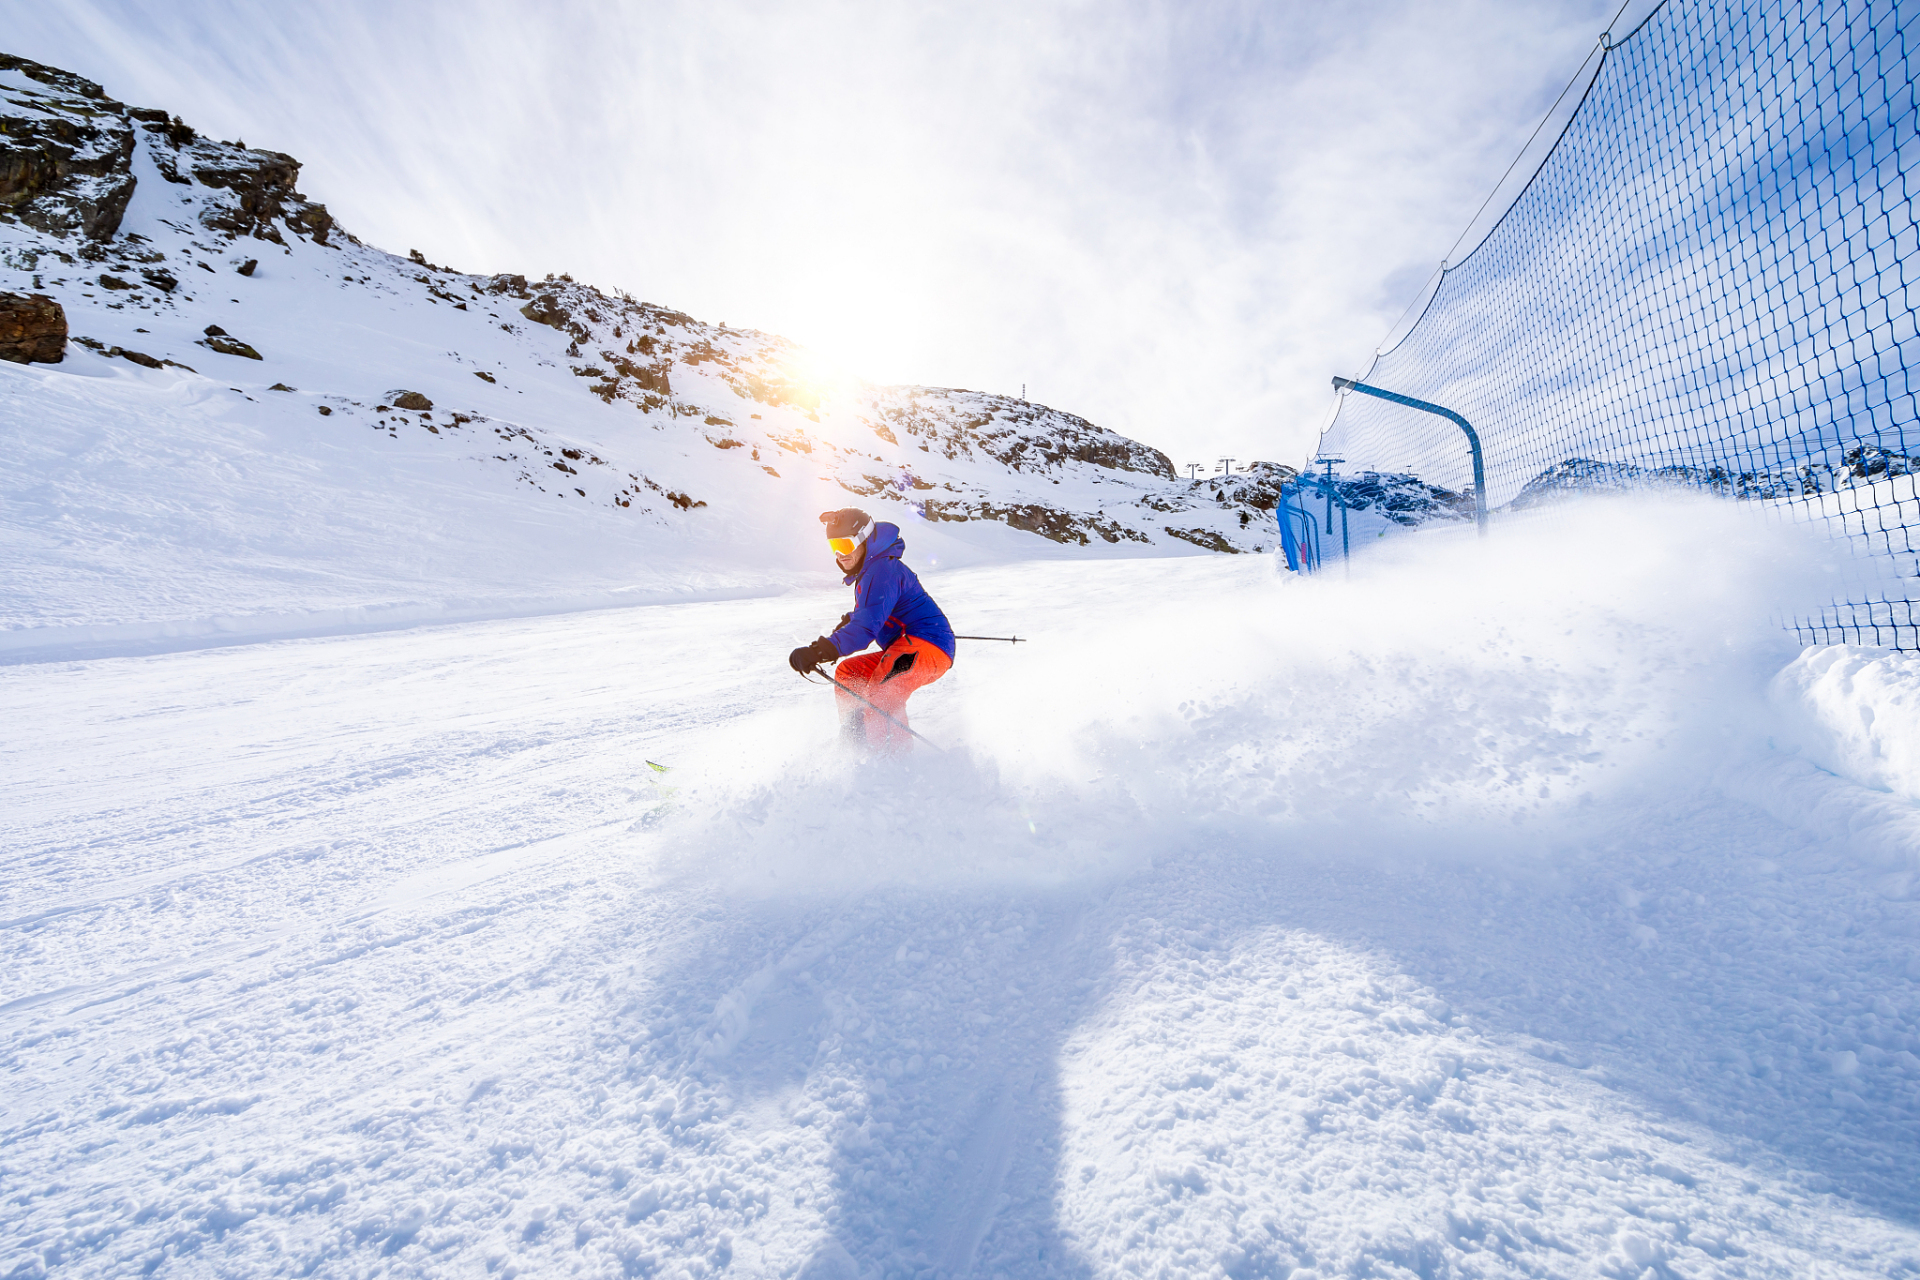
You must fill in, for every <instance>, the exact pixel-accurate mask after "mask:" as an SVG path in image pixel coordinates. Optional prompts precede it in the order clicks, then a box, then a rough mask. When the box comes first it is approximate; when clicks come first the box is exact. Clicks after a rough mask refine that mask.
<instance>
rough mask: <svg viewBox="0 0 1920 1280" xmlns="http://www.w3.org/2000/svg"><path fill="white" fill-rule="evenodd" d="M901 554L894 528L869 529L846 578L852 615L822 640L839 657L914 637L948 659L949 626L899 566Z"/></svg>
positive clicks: (910, 574)
mask: <svg viewBox="0 0 1920 1280" xmlns="http://www.w3.org/2000/svg"><path fill="white" fill-rule="evenodd" d="M906 549H907V544H906V543H905V542H903V541H902V540H901V538H900V527H899V526H898V525H892V524H886V523H884V522H883V523H880V524H876V525H874V526H873V535H872V536H871V537H869V538H868V539H867V558H866V559H865V560H863V561H861V562H860V567H859V568H858V569H856V570H855V571H854V572H852V573H850V574H848V575H847V578H846V581H847V584H848V585H849V586H851V587H852V588H853V612H852V613H851V614H849V615H848V616H847V625H845V626H844V627H841V628H840V629H839V630H838V631H836V632H834V633H833V635H831V636H830V637H828V638H829V639H830V640H832V641H833V647H834V648H836V649H838V650H839V651H840V654H841V656H842V657H845V656H846V655H847V654H850V653H858V652H860V651H861V650H862V649H864V648H866V647H867V643H868V642H869V641H873V640H877V641H879V643H880V647H881V648H882V649H884V648H886V647H887V646H888V645H890V644H892V643H893V642H894V641H895V640H898V639H899V638H900V637H901V636H917V637H919V638H920V639H922V640H925V641H926V642H927V643H929V644H932V645H936V646H938V647H939V649H940V651H941V652H942V653H945V654H946V655H947V657H948V658H949V659H951V658H952V657H953V624H952V623H950V622H948V621H947V615H946V614H944V613H942V612H940V606H939V605H937V604H935V603H934V602H933V597H932V596H930V595H928V594H927V589H926V588H925V587H923V586H921V585H920V579H919V578H917V577H915V576H914V572H913V570H911V569H909V568H907V566H905V565H904V564H901V563H900V553H901V552H903V551H905V550H906Z"/></svg>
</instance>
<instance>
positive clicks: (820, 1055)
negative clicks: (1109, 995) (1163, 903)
mask: <svg viewBox="0 0 1920 1280" xmlns="http://www.w3.org/2000/svg"><path fill="white" fill-rule="evenodd" d="M1088 907H1089V899H1088V897H1087V895H1086V893H1085V892H1084V891H1081V892H1059V893H1052V894H1047V895H1041V896H1036V895H1035V894H1034V893H1032V892H1031V891H998V892H996V891H982V890H975V891H966V892H962V891H950V892H925V891H905V890H901V891H887V890H877V891H874V892H872V893H869V894H866V895H864V896H862V897H861V898H859V899H858V900H857V901H855V902H852V903H845V902H843V903H840V904H838V905H835V906H832V907H820V906H816V907H811V908H805V907H796V906H792V905H782V904H779V903H759V904H750V903H739V902H736V903H732V904H729V905H728V906H727V907H725V908H724V910H725V914H726V916H727V921H726V927H725V930H724V931H725V933H726V934H728V935H730V938H731V940H732V943H731V945H730V946H729V947H728V950H729V951H730V952H731V953H732V954H735V955H739V956H741V957H742V962H743V963H742V964H741V965H740V966H737V967H733V968H731V969H727V968H721V967H709V966H708V965H706V964H702V963H700V962H698V961H695V962H693V963H690V964H689V965H688V966H687V968H686V969H685V971H684V972H682V973H681V974H678V975H664V981H663V982H662V983H661V984H660V986H659V987H658V988H657V989H659V990H661V991H663V992H666V991H675V990H677V991H679V992H680V993H681V994H680V996H679V999H681V1000H682V1001H684V1002H685V1003H686V1004H688V1005H690V1006H693V1007H710V1008H712V1009H713V1011H714V1012H713V1015H712V1016H711V1017H709V1018H707V1019H706V1021H705V1023H704V1024H703V1025H702V1026H701V1028H700V1031H699V1038H700V1040H701V1044H700V1046H699V1048H698V1049H697V1051H696V1053H695V1055H694V1061H693V1063H692V1064H691V1070H692V1071H693V1072H694V1073H695V1074H696V1075H698V1076H699V1077H701V1078H702V1079H704V1080H705V1081H706V1082H708V1084H710V1085H711V1086H712V1087H714V1088H716V1089H718V1090H719V1091H721V1092H722V1093H723V1094H724V1095H725V1096H726V1098H727V1104H726V1105H727V1106H728V1107H729V1108H731V1109H732V1110H733V1111H734V1112H736V1113H742V1112H743V1113H746V1114H747V1115H748V1116H750V1117H752V1120H751V1121H750V1122H751V1123H753V1124H755V1125H757V1126H763V1127H764V1128H765V1129H767V1130H773V1131H777V1130H779V1129H782V1128H786V1127H788V1126H793V1125H805V1126H806V1127H807V1128H809V1129H812V1130H814V1131H816V1132H819V1133H822V1134H824V1136H825V1138H826V1140H827V1142H828V1143H830V1145H831V1152H832V1155H831V1161H830V1167H829V1170H828V1173H827V1183H828V1185H824V1186H818V1187H815V1188H812V1189H808V1190H803V1191H801V1192H800V1193H799V1194H800V1195H802V1196H805V1197H806V1200H807V1207H811V1208H812V1209H814V1210H817V1211H819V1212H820V1214H821V1217H822V1219H823V1220H824V1221H825V1222H827V1223H830V1224H831V1226H830V1230H829V1232H828V1234H827V1236H826V1238H825V1239H823V1240H821V1241H820V1242H819V1243H818V1245H817V1247H815V1249H814V1251H813V1253H812V1255H811V1257H810V1258H809V1259H808V1261H807V1262H806V1264H805V1266H804V1267H803V1268H802V1270H801V1271H800V1273H799V1274H800V1275H802V1276H805V1277H808V1280H853V1278H854V1277H857V1276H863V1275H877V1274H888V1275H892V1274H899V1273H901V1272H903V1271H904V1273H906V1274H911V1275H924V1276H928V1277H960V1276H966V1275H973V1274H980V1275H992V1274H994V1273H995V1272H996V1271H998V1272H1005V1273H1007V1274H1018V1275H1080V1274H1084V1273H1085V1270H1086V1269H1085V1268H1084V1267H1083V1266H1081V1265H1080V1264H1079V1263H1078V1262H1077V1261H1076V1259H1075V1258H1074V1257H1073V1256H1072V1251H1071V1250H1070V1249H1069V1248H1068V1246H1067V1244H1066V1242H1065V1241H1064V1240H1063V1239H1062V1238H1061V1236H1060V1234H1059V1232H1058V1231H1057V1230H1056V1228H1055V1224H1054V1222H1053V1204H1054V1200H1055V1194H1054V1192H1055V1184H1056V1179H1057V1170H1058V1168H1059V1160H1060V1156H1059V1145H1060V1123H1059V1117H1060V1090H1059V1083H1058V1080H1057V1078H1056V1071H1055V1063H1056V1061H1057V1059H1058V1057H1059V1053H1060V1048H1061V1044H1062V1041H1063V1040H1064V1038H1065V1037H1066V1036H1067V1035H1069V1034H1071V1032H1072V1030H1073V1028H1074V1027H1075V1025H1077V1023H1078V1022H1079V1021H1080V1019H1081V1017H1082V1016H1083V1015H1084V1013H1085V1012H1086V1010H1087V1009H1088V1008H1089V1007H1091V1005H1092V1003H1093V999H1094V997H1093V995H1092V994H1091V993H1092V992H1093V991H1094V990H1095V989H1096V988H1097V986H1098V982H1097V974H1098V971H1101V970H1103V969H1104V967H1105V963H1106V961H1105V952H1104V948H1103V946H1102V945H1101V944H1102V943H1103V941H1104V939H1103V938H1102V937H1100V936H1098V931H1097V930H1095V931H1085V930H1083V928H1082V926H1083V925H1084V924H1085V922H1086V919H1087V914H1088ZM716 945H718V944H717V943H716ZM749 959H750V960H751V961H752V962H753V963H752V964H751V967H747V964H746V963H745V962H747V961H749ZM743 969H744V972H743V971H742V970H743ZM722 974H730V976H731V978H732V982H731V985H729V986H727V987H725V989H721V988H720V984H719V983H718V982H717V981H716V979H718V978H719V977H720V976H721V975H722Z"/></svg>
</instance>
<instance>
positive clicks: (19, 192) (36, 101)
mask: <svg viewBox="0 0 1920 1280" xmlns="http://www.w3.org/2000/svg"><path fill="white" fill-rule="evenodd" d="M136 129H139V130H141V131H143V132H144V133H145V134H147V135H148V136H149V138H150V139H151V140H152V141H153V143H154V145H153V146H152V147H150V149H149V154H150V155H151V156H152V157H153V161H154V167H155V168H157V169H158V170H159V171H160V175H161V176H162V177H163V178H165V179H166V180H167V181H169V182H175V183H180V184H182V185H187V186H190V185H192V184H193V183H195V182H199V183H201V184H202V185H204V186H207V187H212V188H216V189H219V190H221V191H223V192H225V193H226V195H225V196H224V197H223V198H222V199H219V200H216V201H208V202H206V203H205V204H204V205H203V207H202V211H201V214H200V218H201V221H202V223H203V224H204V225H205V226H206V228H207V229H208V230H210V231H218V232H224V233H226V234H228V235H230V236H235V235H250V236H255V237H257V238H259V239H263V240H272V241H276V242H281V231H280V225H284V226H287V227H290V228H292V229H294V230H295V231H296V232H298V233H299V234H302V235H306V236H308V237H310V238H312V239H314V240H316V241H319V242H320V243H322V244H324V243H325V242H326V238H327V233H328V232H329V231H330V230H331V229H332V227H333V219H332V218H331V217H330V216H329V215H328V213H327V211H326V208H325V206H323V205H318V204H313V203H311V202H309V201H308V200H306V199H305V198H304V197H302V196H301V195H300V193H299V192H298V191H297V190H296V189H295V183H296V182H297V181H298V180H299V177H300V162H299V161H297V160H295V159H294V158H293V157H292V156H288V155H282V154H280V153H279V152H277V151H254V150H250V149H248V148H246V147H243V146H240V145H239V144H236V143H229V142H214V141H211V140H210V139H205V138H200V137H198V136H197V135H196V134H195V133H194V131H193V130H192V129H190V128H188V127H187V126H186V125H185V124H183V123H181V121H180V120H179V118H178V117H175V118H172V119H169V118H168V116H167V113H166V112H164V111H160V110H157V109H153V108H141V107H129V106H127V105H126V104H125V103H122V102H115V101H114V100H113V99H112V98H109V97H107V95H106V91H105V90H103V89H102V88H101V87H100V86H99V85H97V84H95V83H93V82H92V81H91V80H85V79H82V78H81V77H79V76H77V75H74V74H73V73H72V72H69V71H61V70H59V69H58V68H55V67H48V66H42V65H41V64H40V63H37V62H31V61H29V60H28V59H26V58H20V57H15V56H13V55H11V54H0V217H8V218H17V219H19V220H20V221H21V222H23V223H25V224H26V225H28V226H30V227H32V228H34V229H35V230H38V231H44V232H46V233H47V234H49V235H52V236H56V237H58V238H60V239H66V238H68V237H69V236H73V235H76V234H77V235H78V236H79V237H80V238H82V239H85V240H91V241H94V242H96V243H101V244H104V243H106V242H108V241H111V240H112V239H113V238H114V236H115V235H116V234H117V233H118V232H119V230H120V220H121V219H122V218H123V217H124V216H125V215H126V211H127V202H128V200H130V199H131V198H132V196H133V192H134V188H135V187H136V186H137V185H138V180H137V179H136V178H135V176H134V172H133V151H134V131H135V130H136ZM276 224H279V225H276Z"/></svg>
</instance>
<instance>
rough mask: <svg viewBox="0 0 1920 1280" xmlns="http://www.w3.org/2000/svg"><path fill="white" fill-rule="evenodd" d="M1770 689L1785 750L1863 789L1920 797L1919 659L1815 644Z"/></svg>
mask: <svg viewBox="0 0 1920 1280" xmlns="http://www.w3.org/2000/svg"><path fill="white" fill-rule="evenodd" d="M1769 694H1770V696H1771V699H1772V702H1773V705H1774V706H1775V708H1777V709H1778V711H1779V712H1780V716H1781V735H1780V736H1781V745H1782V746H1783V747H1788V748H1791V749H1794V750H1798V751H1800V752H1801V753H1802V754H1804V755H1805V756H1806V757H1807V758H1808V759H1809V760H1811V761H1813V762H1814V763H1816V764H1818V765H1819V766H1820V767H1821V768H1823V769H1826V770H1828V771H1829V772H1831V773H1835V774H1838V775H1840V776H1841V777H1843V778H1849V779H1851V780H1852V781H1854V782H1857V783H1859V784H1860V785H1862V786H1865V787H1872V788H1874V789H1876V790H1880V791H1891V792H1893V793H1894V794H1895V795H1897V796H1900V797H1901V798H1903V799H1906V800H1920V656H1916V655H1913V654H1903V653H1891V652H1888V651H1887V650H1885V649H1874V648H1868V647H1863V646H1860V645H1847V644H1836V645H1827V646H1824V647H1820V648H1813V649H1809V650H1807V651H1806V652H1805V653H1803V654H1801V655H1800V656H1799V657H1798V658H1796V659H1794V661H1793V662H1792V663H1791V664H1789V665H1788V666H1787V668H1786V669H1785V670H1783V671H1781V672H1780V674H1779V675H1778V676H1776V677H1775V678H1774V681H1773V684H1772V686H1771V688H1770V689H1769Z"/></svg>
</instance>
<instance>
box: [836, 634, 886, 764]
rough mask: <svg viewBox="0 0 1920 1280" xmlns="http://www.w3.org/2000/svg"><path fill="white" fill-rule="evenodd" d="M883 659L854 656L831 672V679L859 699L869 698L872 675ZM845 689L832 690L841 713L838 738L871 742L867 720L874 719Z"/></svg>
mask: <svg viewBox="0 0 1920 1280" xmlns="http://www.w3.org/2000/svg"><path fill="white" fill-rule="evenodd" d="M884 656H885V655H884V654H879V653H857V654H855V655H854V656H853V657H851V658H848V659H846V660H845V661H843V662H841V664H840V665H839V666H837V667H835V668H834V669H833V678H834V679H835V680H838V681H839V682H840V683H841V684H843V685H846V686H847V689H851V690H853V692H854V693H857V694H859V695H860V696H861V697H864V698H871V697H873V691H872V689H871V688H870V685H871V683H872V681H873V674H874V672H875V671H876V670H879V669H880V659H881V658H882V657H884ZM847 689H835V690H834V691H833V701H834V705H835V706H836V707H837V708H838V709H839V711H840V736H841V737H843V738H845V739H847V740H848V741H850V742H858V743H864V742H868V741H871V740H872V734H871V733H869V731H868V730H869V726H868V724H867V721H868V720H869V719H870V718H876V717H874V716H873V712H872V711H871V710H870V709H869V708H868V707H867V706H866V705H865V704H863V703H862V702H861V701H860V699H859V698H854V697H851V696H849V695H848V693H847Z"/></svg>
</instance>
